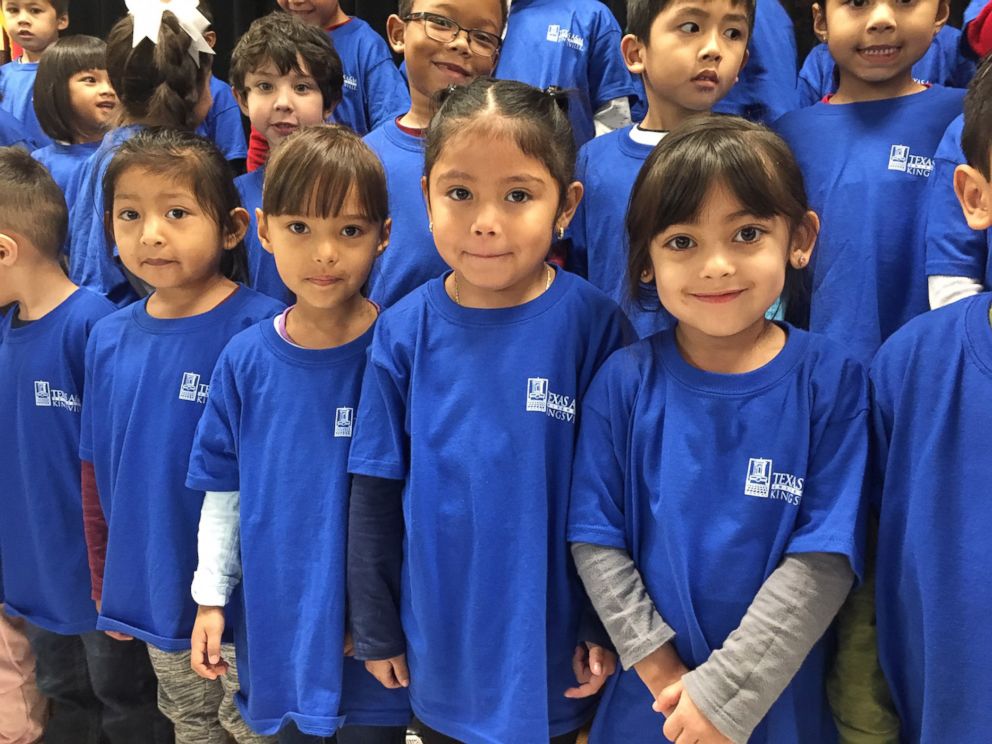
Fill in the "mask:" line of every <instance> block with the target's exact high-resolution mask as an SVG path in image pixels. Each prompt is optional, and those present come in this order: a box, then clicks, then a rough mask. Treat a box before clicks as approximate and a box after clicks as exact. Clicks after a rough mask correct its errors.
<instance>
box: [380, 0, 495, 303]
mask: <svg viewBox="0 0 992 744" xmlns="http://www.w3.org/2000/svg"><path fill="white" fill-rule="evenodd" d="M506 16H507V7H506V0H400V2H399V13H398V14H396V15H391V16H390V17H389V20H388V21H387V22H386V31H387V34H386V35H387V37H388V39H389V44H390V46H391V47H392V48H393V51H394V52H396V53H397V54H402V55H403V59H404V61H405V62H406V74H407V79H408V81H409V86H410V109H409V110H408V111H407V112H406V113H405V114H403V115H402V116H398V117H396V118H395V119H393V120H391V121H388V122H386V123H385V124H383V125H382V126H380V127H378V128H376V129H375V130H373V131H372V132H371V133H370V134H369V135H368V136H366V138H365V142H366V143H367V144H368V145H369V147H371V148H372V149H373V150H374V151H375V153H376V154H377V155H378V156H379V159H380V160H382V164H383V166H384V167H385V169H386V182H387V185H388V187H389V207H390V213H391V215H392V218H393V230H392V237H391V240H390V243H391V245H392V246H393V247H392V248H391V249H390V250H388V251H387V252H386V253H384V254H383V255H382V256H381V257H380V258H379V259H378V260H377V261H376V262H375V266H374V267H373V268H372V275H371V276H370V277H369V297H370V298H371V299H372V300H374V301H376V302H378V303H380V304H381V305H383V306H386V307H388V306H389V305H392V304H393V303H395V302H396V300H398V299H400V298H401V297H403V296H404V295H405V294H407V293H408V292H411V291H412V290H414V289H416V288H417V287H419V286H420V285H421V284H423V283H424V282H426V281H428V280H430V279H433V278H434V277H436V276H440V275H441V274H443V273H444V272H445V271H447V269H448V267H447V265H446V264H445V263H444V261H442V260H441V257H440V256H439V255H438V252H437V249H436V248H435V247H434V238H433V236H432V235H431V232H430V226H429V224H428V220H427V209H426V207H425V206H424V197H423V194H422V192H421V189H420V178H421V176H422V175H423V172H424V142H423V134H424V130H425V129H426V128H427V125H428V123H429V122H430V118H431V98H432V97H433V95H434V94H435V93H437V92H438V91H441V90H444V89H445V88H447V87H448V86H449V85H465V84H467V83H470V82H471V81H472V80H474V79H475V78H477V77H480V76H483V75H490V74H492V71H493V69H494V68H495V67H496V62H497V60H498V59H499V52H500V47H501V45H502V40H501V34H502V32H503V27H504V25H505V23H506Z"/></svg>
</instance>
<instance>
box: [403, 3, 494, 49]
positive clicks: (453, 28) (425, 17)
mask: <svg viewBox="0 0 992 744" xmlns="http://www.w3.org/2000/svg"><path fill="white" fill-rule="evenodd" d="M403 20H404V21H423V22H424V33H425V34H427V38H428V39H433V40H434V41H440V42H442V43H444V44H448V43H450V42H452V41H454V40H455V39H457V38H458V34H460V33H461V32H462V31H464V32H465V35H466V36H467V37H468V48H469V51H470V52H472V54H478V55H479V56H480V57H492V56H494V55H495V54H496V52H498V51H499V48H500V47H501V46H503V40H502V39H501V38H499V37H498V36H497V35H496V34H491V33H489V32H488V31H480V30H479V29H477V28H464V27H463V26H459V25H458V23H456V22H455V21H453V20H451V19H450V18H447V17H446V16H443V15H438V14H437V13H411V14H410V15H408V16H406V17H404V18H403Z"/></svg>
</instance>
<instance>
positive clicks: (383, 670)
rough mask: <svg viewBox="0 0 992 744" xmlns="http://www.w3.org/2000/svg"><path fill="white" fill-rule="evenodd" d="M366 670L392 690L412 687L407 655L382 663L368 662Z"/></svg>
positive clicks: (385, 660) (384, 660)
mask: <svg viewBox="0 0 992 744" xmlns="http://www.w3.org/2000/svg"><path fill="white" fill-rule="evenodd" d="M365 668H366V669H367V670H368V671H369V673H370V674H371V675H372V676H373V677H375V678H376V679H377V680H379V682H380V683H381V684H382V686H383V687H386V688H388V689H390V690H395V689H398V688H400V687H409V686H410V672H409V671H407V668H406V654H400V655H399V656H394V657H393V658H391V659H383V660H382V661H366V662H365Z"/></svg>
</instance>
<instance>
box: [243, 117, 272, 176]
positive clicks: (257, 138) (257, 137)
mask: <svg viewBox="0 0 992 744" xmlns="http://www.w3.org/2000/svg"><path fill="white" fill-rule="evenodd" d="M268 159H269V142H268V140H267V139H265V137H263V136H262V135H261V134H259V133H258V131H257V130H256V129H255V127H252V128H251V135H250V136H249V137H248V160H247V162H246V166H247V168H248V172H249V173H251V172H252V171H253V170H258V169H259V168H261V167H262V166H263V165H265V162H266V161H267V160H268Z"/></svg>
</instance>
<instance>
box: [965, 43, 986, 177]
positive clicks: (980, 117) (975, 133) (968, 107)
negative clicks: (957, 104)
mask: <svg viewBox="0 0 992 744" xmlns="http://www.w3.org/2000/svg"><path fill="white" fill-rule="evenodd" d="M961 149H962V150H963V151H964V157H965V160H967V161H968V165H970V166H971V167H972V168H974V169H975V170H977V171H978V172H979V173H981V174H982V175H983V176H984V177H985V178H986V180H989V179H992V172H990V169H989V159H990V157H992V55H990V56H988V57H986V58H985V60H984V61H983V62H982V64H981V66H980V67H979V68H978V72H976V73H975V77H973V78H972V79H971V83H970V84H969V85H968V93H967V94H966V95H965V97H964V129H963V130H962V132H961Z"/></svg>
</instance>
